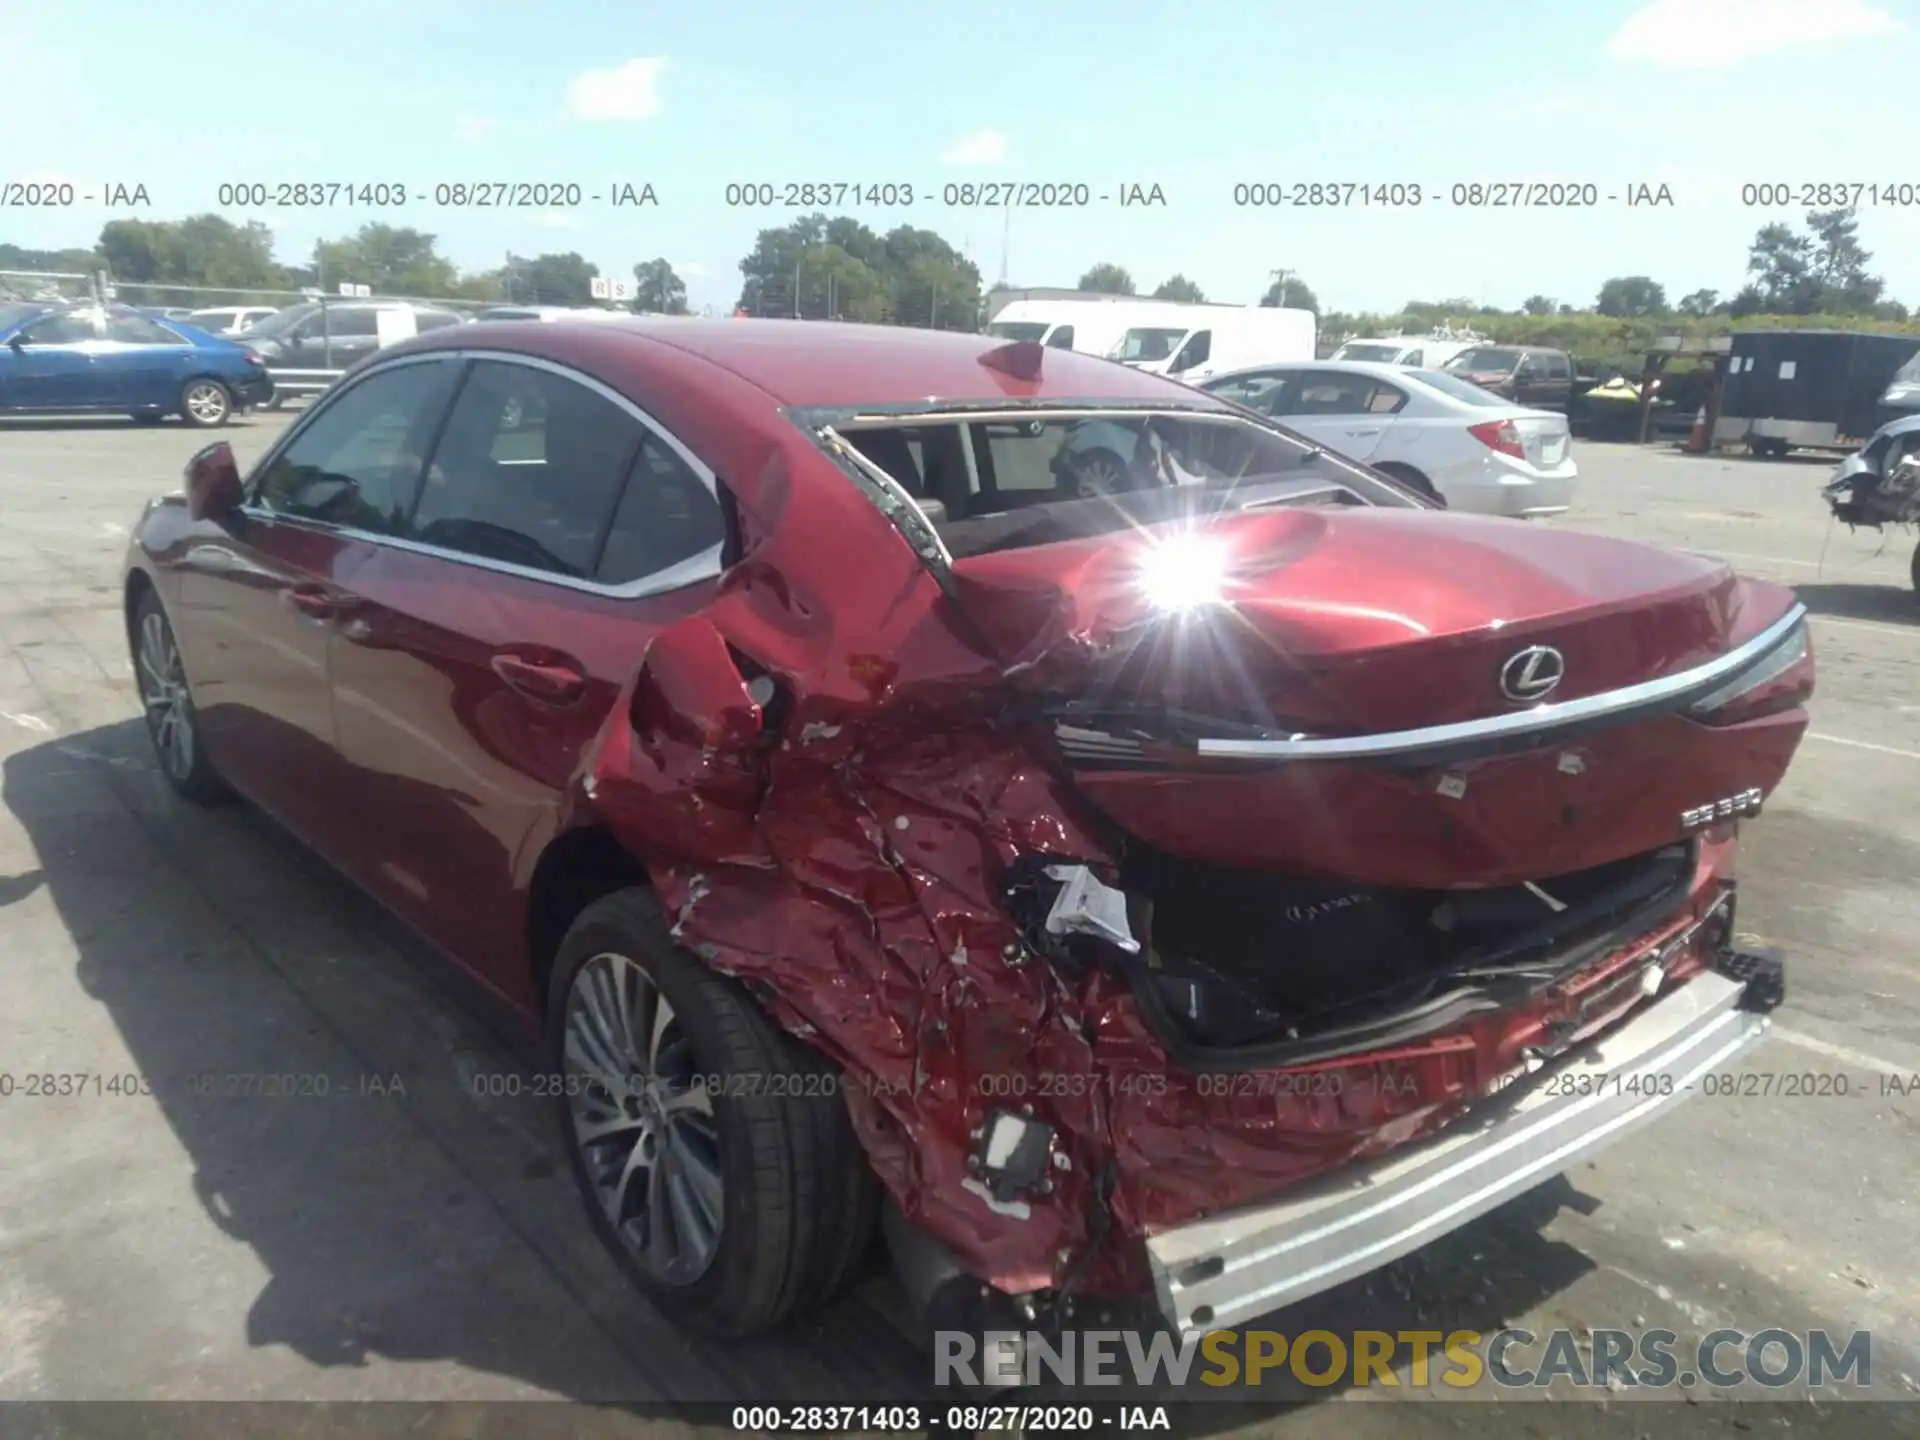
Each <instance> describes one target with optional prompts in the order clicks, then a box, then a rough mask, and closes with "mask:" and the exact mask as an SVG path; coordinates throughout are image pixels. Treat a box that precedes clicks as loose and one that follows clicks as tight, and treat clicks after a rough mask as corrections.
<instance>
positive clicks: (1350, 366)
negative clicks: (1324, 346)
mask: <svg viewBox="0 0 1920 1440" xmlns="http://www.w3.org/2000/svg"><path fill="white" fill-rule="evenodd" d="M1276 370H1331V371H1333V372H1334V373H1335V374H1337V375H1369V376H1372V377H1373V378H1374V379H1376V380H1394V381H1398V380H1402V379H1404V378H1405V377H1406V376H1407V375H1409V374H1412V373H1416V372H1413V371H1410V370H1409V369H1408V367H1407V366H1405V365H1395V364H1393V363H1392V362H1391V361H1388V360H1274V361H1271V362H1269V363H1268V364H1265V365H1245V366H1242V367H1241V368H1240V369H1238V370H1225V371H1222V372H1221V373H1220V374H1218V375H1209V376H1208V377H1207V379H1206V381H1205V384H1204V388H1205V389H1208V390H1211V389H1213V388H1214V387H1215V386H1216V385H1218V384H1220V383H1221V382H1222V381H1225V380H1234V379H1238V378H1239V377H1240V376H1243V375H1270V374H1272V373H1273V372H1274V371H1276Z"/></svg>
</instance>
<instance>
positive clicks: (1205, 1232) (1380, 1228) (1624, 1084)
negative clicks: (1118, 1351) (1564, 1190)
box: [1147, 971, 1778, 1334]
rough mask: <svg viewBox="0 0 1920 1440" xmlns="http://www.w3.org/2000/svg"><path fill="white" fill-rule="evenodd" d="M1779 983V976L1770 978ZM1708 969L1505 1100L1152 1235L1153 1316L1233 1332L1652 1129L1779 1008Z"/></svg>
mask: <svg viewBox="0 0 1920 1440" xmlns="http://www.w3.org/2000/svg"><path fill="white" fill-rule="evenodd" d="M1772 978H1773V980H1775V981H1777V978H1778V977H1777V974H1775V975H1774V976H1773V977H1772ZM1755 986H1758V987H1759V989H1760V991H1761V992H1765V991H1766V989H1767V986H1766V985H1764V984H1762V982H1761V980H1760V979H1759V978H1757V977H1754V978H1730V977H1729V976H1728V975H1726V974H1723V973H1720V972H1719V971H1706V972H1703V973H1701V974H1699V975H1697V976H1695V977H1694V978H1693V979H1691V980H1689V981H1687V982H1686V983H1685V984H1684V985H1682V986H1680V987H1679V989H1677V990H1675V991H1674V992H1673V993H1672V994H1671V995H1668V996H1666V997H1665V998H1662V999H1660V1000H1658V1001H1656V1002H1654V1003H1653V1004H1651V1005H1649V1006H1648V1007H1647V1008H1646V1010H1644V1011H1643V1012H1642V1013H1641V1014H1639V1015H1638V1016H1636V1017H1634V1018H1633V1019H1631V1020H1628V1021H1627V1022H1626V1023H1625V1024H1623V1025H1621V1026H1620V1027H1619V1028H1618V1029H1616V1030H1613V1031H1611V1032H1609V1033H1607V1034H1605V1035H1602V1036H1600V1037H1598V1038H1597V1039H1595V1040H1593V1041H1592V1042H1590V1043H1588V1044H1586V1045H1583V1046H1582V1047H1580V1049H1578V1050H1577V1051H1575V1052H1574V1053H1573V1054H1572V1055H1571V1056H1569V1057H1567V1058H1565V1059H1562V1060H1560V1061H1558V1062H1556V1063H1554V1064H1551V1065H1549V1066H1548V1067H1547V1068H1545V1069H1543V1070H1541V1071H1539V1072H1537V1073H1536V1074H1533V1075H1529V1076H1526V1077H1524V1078H1523V1079H1521V1080H1519V1081H1517V1082H1515V1084H1514V1085H1513V1087H1512V1089H1513V1092H1514V1096H1513V1098H1511V1099H1508V1098H1505V1097H1496V1098H1495V1099H1493V1100H1492V1101H1490V1102H1488V1103H1487V1106H1486V1113H1485V1114H1483V1115H1481V1116H1479V1117H1476V1116H1475V1115H1473V1114H1468V1115H1466V1116H1463V1117H1462V1118H1461V1119H1460V1120H1459V1121H1458V1122H1456V1123H1455V1124H1453V1125H1452V1126H1450V1127H1448V1128H1447V1129H1446V1130H1444V1131H1442V1132H1441V1133H1440V1134H1438V1135H1436V1136H1434V1137H1433V1138H1432V1139H1430V1140H1427V1141H1425V1142H1423V1143H1420V1144H1417V1145H1413V1146H1409V1147H1407V1148H1405V1149H1401V1150H1396V1151H1394V1152H1393V1153H1392V1154H1390V1155H1387V1156H1384V1157H1382V1158H1381V1159H1379V1160H1378V1161H1375V1162H1373V1163H1371V1164H1359V1165H1354V1166H1350V1167H1348V1168H1346V1169H1344V1170H1342V1171H1340V1172H1338V1173H1336V1174H1334V1175H1331V1176H1328V1177H1327V1178H1326V1179H1325V1180H1324V1181H1320V1182H1315V1183H1313V1184H1310V1185H1307V1186H1304V1187H1302V1188H1301V1189H1300V1190H1298V1191H1294V1192H1291V1193H1289V1194H1288V1195H1286V1196H1285V1197H1284V1198H1283V1199H1281V1200H1279V1201H1277V1202H1275V1203H1272V1204H1267V1205H1261V1206H1257V1207H1249V1208H1246V1209H1242V1210H1237V1211H1232V1212H1229V1213H1226V1214H1221V1215H1216V1216H1212V1217H1209V1218H1208V1219H1205V1220H1200V1221H1196V1222H1194V1223H1192V1224H1188V1225H1181V1226H1177V1227H1175V1228H1172V1229H1168V1230H1163V1231H1161V1232H1159V1233H1157V1234H1154V1235H1150V1236H1149V1237H1148V1239H1147V1254H1148V1259H1149V1261H1150V1263H1151V1266H1152V1270H1153V1277H1154V1286H1155V1289H1156V1291H1157V1292H1158V1297H1159V1303H1160V1309H1161V1312H1162V1314H1163V1315H1164V1317H1165V1319H1166V1321H1167V1323H1168V1324H1169V1325H1171V1326H1173V1327H1174V1328H1175V1329H1176V1330H1177V1331H1179V1332H1181V1333H1183V1334H1184V1333H1198V1332H1203V1331H1207V1330H1213V1329H1219V1328H1222V1327H1227V1326H1232V1325H1238V1324H1242V1323H1244V1322H1246V1321H1248V1320H1251V1319H1253V1318H1255V1317H1256V1316H1259V1315H1264V1314H1266V1313H1268V1312H1269V1311H1272V1310H1276V1309H1279V1308H1280V1307H1281V1306H1284V1305H1289V1304H1292V1303H1293V1302H1295V1301H1297V1300H1302V1299H1305V1298H1307V1297H1308V1296H1311V1295H1315V1294H1318V1293H1320V1292H1321V1291H1324V1290H1328V1289H1331V1288H1332V1287H1333V1286H1335V1285H1338V1284H1340V1283H1341V1282H1343V1281H1346V1280H1349V1279H1352V1278H1353V1277H1355V1276H1357V1275H1362V1274H1365V1273H1367V1272H1368V1271H1371V1270H1374V1269H1377V1268H1378V1267H1380V1266H1382V1265H1385V1264H1387V1263H1388V1262H1389V1261H1392V1260H1395V1259H1398V1258H1399V1257H1400V1256H1402V1255H1405V1254H1408V1253H1409V1252H1411V1251H1413V1250H1416V1249H1418V1248H1420V1247H1421V1246H1422V1245H1425V1244H1426V1243H1428V1242H1429V1241H1431V1240H1434V1239H1436V1238H1438V1237H1439V1236H1441V1235H1444V1234H1446V1233H1448V1232H1449V1231H1452V1230H1455V1229H1457V1228H1459V1227H1460V1226H1461V1225H1463V1224H1465V1223H1466V1222H1467V1221H1469V1220H1471V1219H1473V1218H1475V1217H1476V1216H1479V1215H1482V1214H1484V1213H1486V1212H1487V1211H1489V1210H1491V1209H1493V1208H1494V1207H1495V1206H1497V1205H1499V1204H1501V1203H1502V1202H1504V1201H1506V1200H1509V1199H1511V1198H1512V1197H1514V1196H1515V1195H1518V1194H1520V1193H1522V1192H1523V1191H1525V1190H1528V1189H1531V1188H1532V1187H1533V1186H1535V1185H1537V1184H1539V1183H1540V1182H1542V1181H1544V1180H1547V1179H1549V1178H1551V1177H1552V1176H1554V1175H1556V1174H1558V1173H1560V1172H1561V1171H1563V1170H1566V1169H1567V1168H1569V1167H1570V1166H1572V1165H1574V1164H1576V1163H1578V1162H1579V1161H1581V1160H1583V1159H1585V1158H1587V1157H1588V1156H1590V1155H1592V1154H1594V1153H1595V1152H1597V1151H1599V1150H1601V1149H1604V1148H1605V1147H1606V1146H1607V1145H1609V1144H1611V1143H1612V1142H1613V1141H1614V1140H1616V1139H1618V1138H1619V1137H1620V1136H1621V1135H1623V1134H1625V1133H1626V1132H1627V1131H1629V1130H1632V1129H1634V1128H1636V1127H1638V1126H1640V1125H1643V1124H1645V1123H1647V1122H1648V1121H1651V1120H1654V1119H1657V1118H1658V1117H1659V1116H1661V1115H1663V1114H1665V1113H1666V1112H1667V1111H1668V1110H1670V1109H1672V1108H1673V1107H1674V1106H1675V1105H1677V1104H1679V1103H1680V1102H1681V1101H1682V1100H1684V1099H1686V1098H1687V1097H1688V1096H1689V1095H1690V1094H1691V1093H1692V1092H1693V1090H1694V1088H1695V1086H1696V1085H1698V1084H1699V1083H1700V1079H1701V1077H1702V1076H1704V1075H1706V1074H1708V1073H1709V1072H1711V1071H1712V1070H1714V1069H1715V1068H1716V1067H1718V1066H1722V1065H1725V1064H1727V1063H1728V1062H1730V1061H1731V1060H1732V1059H1733V1058H1734V1057H1735V1056H1737V1055H1739V1054H1740V1053H1741V1052H1743V1051H1745V1050H1747V1049H1749V1048H1750V1047H1752V1046H1753V1045H1755V1044H1757V1043H1758V1042H1759V1041H1760V1040H1761V1039H1762V1038H1763V1037H1764V1036H1765V1034H1766V1030H1767V1026H1768V1021H1767V1019H1766V1017H1765V1016H1764V1015H1763V1014H1760V1013H1756V1010H1757V1009H1763V1008H1770V1006H1771V1003H1772V1002H1773V1000H1775V999H1776V998H1777V996H1775V995H1773V994H1771V993H1752V994H1750V993H1749V991H1750V987H1755Z"/></svg>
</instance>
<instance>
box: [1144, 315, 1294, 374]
mask: <svg viewBox="0 0 1920 1440" xmlns="http://www.w3.org/2000/svg"><path fill="white" fill-rule="evenodd" d="M1316 326H1317V322H1316V320H1315V317H1314V314H1313V312H1312V311H1311V310H1282V309H1278V308H1275V307H1269V306H1262V305H1173V304H1168V303H1165V302H1158V301H1147V302H1143V304H1142V305H1141V306H1140V307H1139V308H1138V309H1137V310H1136V311H1135V312H1134V314H1133V315H1132V317H1131V318H1130V320H1129V323H1128V327H1127V330H1126V332H1125V333H1124V334H1123V335H1122V336H1121V337H1120V340H1119V343H1118V344H1116V345H1115V346H1114V347H1113V349H1111V350H1109V351H1108V352H1107V358H1108V359H1109V360H1118V361H1119V362H1120V363H1121V364H1123V365H1131V366H1133V367H1134V368H1135V369H1137V370H1145V371H1148V372H1150V373H1151V374H1155V375H1168V376H1172V377H1174V378H1177V379H1179V380H1183V381H1185V382H1186V383H1188V384H1190V385H1191V384H1197V383H1198V382H1199V381H1201V380H1204V379H1206V378H1207V377H1208V376H1210V375H1218V374H1222V373H1224V372H1226V371H1228V370H1244V369H1246V368H1247V367H1248V366H1251V365H1268V364H1276V363H1279V362H1282V361H1295V360H1311V359H1313V358H1314V343H1315V339H1316Z"/></svg>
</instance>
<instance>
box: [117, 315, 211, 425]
mask: <svg viewBox="0 0 1920 1440" xmlns="http://www.w3.org/2000/svg"><path fill="white" fill-rule="evenodd" d="M194 349H195V347H194V346H192V345H189V344H188V343H187V342H186V340H185V339H183V338H182V337H181V336H179V335H176V334H175V333H174V332H173V331H171V330H169V329H168V328H167V327H166V326H164V325H162V324H161V323H160V322H159V321H158V320H150V319H148V318H147V317H146V316H145V315H133V314H126V315H108V316H107V320H106V328H105V334H104V338H103V339H102V341H101V344H100V348H99V352H98V356H97V359H96V362H95V363H96V364H97V366H98V368H99V374H100V378H101V381H102V388H103V389H104V391H105V392H106V394H107V396H108V403H110V404H112V405H115V406H117V407H123V408H125V409H128V410H159V409H168V408H171V407H173V406H174V405H176V404H178V403H179V400H180V387H181V385H182V384H183V383H184V382H185V380H186V378H187V369H188V366H189V364H190V362H191V361H192V359H193V356H194Z"/></svg>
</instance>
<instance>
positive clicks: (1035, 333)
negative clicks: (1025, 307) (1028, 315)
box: [987, 320, 1053, 340]
mask: <svg viewBox="0 0 1920 1440" xmlns="http://www.w3.org/2000/svg"><path fill="white" fill-rule="evenodd" d="M1052 328H1053V327H1052V326H1051V325H1049V324H1047V323H1046V322H1045V321H1044V320H996V321H994V322H993V323H992V324H991V325H989V326H987V334H989V335H991V336H993V338H994V339H996V340H1039V339H1041V338H1042V337H1044V336H1045V335H1046V333H1047V331H1049V330H1050V329H1052Z"/></svg>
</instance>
